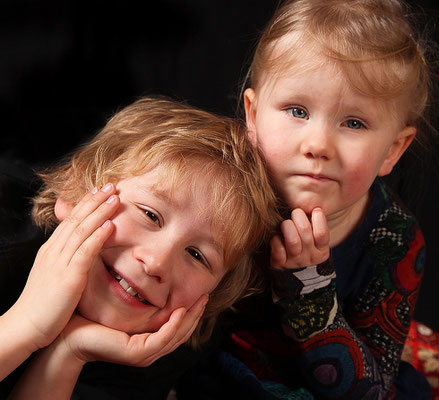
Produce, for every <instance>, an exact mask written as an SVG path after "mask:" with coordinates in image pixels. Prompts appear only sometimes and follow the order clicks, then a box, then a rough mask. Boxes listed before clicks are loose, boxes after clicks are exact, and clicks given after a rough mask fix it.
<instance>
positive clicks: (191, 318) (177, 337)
mask: <svg viewBox="0 0 439 400" xmlns="http://www.w3.org/2000/svg"><path fill="white" fill-rule="evenodd" d="M207 300H208V296H207V295H203V296H201V297H200V298H199V299H198V300H197V302H196V303H195V304H194V305H193V306H192V307H191V308H190V309H189V310H188V311H187V312H186V313H185V314H184V315H183V318H182V319H181V321H179V322H180V323H179V325H178V326H177V329H176V330H175V332H173V333H172V337H171V339H170V340H168V341H167V342H166V339H164V344H165V345H164V346H163V348H162V350H161V352H160V353H159V354H156V355H155V357H156V358H155V359H157V358H159V357H162V356H164V355H166V354H169V353H171V352H172V351H174V350H175V349H176V348H177V347H178V346H180V345H181V344H183V343H185V342H187V341H188V340H189V338H190V337H191V335H192V333H193V332H194V330H195V329H196V327H197V326H198V323H199V321H200V318H201V317H202V315H203V312H204V308H205V305H206V303H207ZM176 311H178V310H176ZM174 312H175V311H174ZM171 320H172V315H171V318H170V319H169V321H168V322H171ZM168 337H169V336H168ZM162 340H163V338H162Z"/></svg>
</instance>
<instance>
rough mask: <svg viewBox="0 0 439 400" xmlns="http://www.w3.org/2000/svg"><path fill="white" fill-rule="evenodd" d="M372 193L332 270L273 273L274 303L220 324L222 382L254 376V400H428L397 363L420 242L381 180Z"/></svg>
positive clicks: (336, 252) (247, 306) (257, 304)
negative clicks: (223, 334)
mask: <svg viewBox="0 0 439 400" xmlns="http://www.w3.org/2000/svg"><path fill="white" fill-rule="evenodd" d="M372 190H373V194H374V195H373V200H372V202H371V205H370V207H369V210H368V212H367V215H366V217H365V219H364V221H363V223H362V224H361V226H360V227H359V228H358V229H357V230H356V231H355V232H354V233H353V234H352V235H351V236H350V237H349V238H348V239H347V240H346V241H345V242H343V243H342V244H341V245H339V246H337V247H336V248H334V249H332V261H333V262H331V261H328V262H326V263H324V264H321V265H318V266H315V267H308V268H304V269H301V270H284V271H277V270H272V271H271V275H272V289H273V292H274V294H275V296H274V298H275V299H276V303H275V305H273V304H271V305H270V304H269V302H270V301H271V298H270V297H271V296H269V295H267V294H264V295H261V296H259V297H254V298H250V299H247V300H245V301H244V302H242V303H241V304H240V305H238V307H237V309H238V312H237V313H233V314H230V315H229V316H228V317H227V319H226V321H225V324H224V327H225V329H226V331H227V332H228V334H229V338H230V341H229V347H228V348H227V351H225V352H222V353H221V354H220V356H219V357H218V358H217V360H216V362H217V363H218V365H220V368H222V370H225V369H226V367H227V368H228V370H229V372H228V375H229V377H228V381H229V382H232V381H235V382H239V381H240V380H242V379H243V376H246V379H247V380H248V377H249V376H251V377H252V378H253V379H254V380H255V381H257V382H258V384H259V388H260V390H261V393H262V391H265V392H266V393H265V394H264V395H263V394H261V396H260V398H285V399H287V398H288V399H293V398H312V397H313V396H315V397H317V398H331V399H336V398H351V399H363V398H374V399H375V398H377V399H380V398H394V397H395V396H396V398H398V399H399V398H407V399H408V398H410V399H416V398H428V396H429V386H428V383H427V382H426V380H425V379H424V378H423V377H422V375H420V374H419V373H418V372H417V371H415V370H414V368H411V366H410V365H408V364H407V365H401V364H400V359H401V352H402V349H403V346H404V341H405V339H406V337H407V334H408V330H409V327H410V322H411V318H412V314H413V311H414V307H415V303H416V298H417V295H418V292H419V287H420V282H421V277H422V273H423V265H424V255H425V248H424V240H423V236H422V233H421V231H420V229H419V227H418V226H417V224H416V221H415V219H414V217H413V216H412V215H411V214H410V213H409V212H407V211H406V210H405V209H404V208H403V207H402V206H401V205H399V204H398V202H397V201H395V200H394V199H393V198H392V197H391V196H389V194H388V192H387V190H386V189H385V188H384V186H383V185H382V184H381V183H380V182H379V181H378V180H377V181H376V182H375V183H374V185H373V187H372ZM334 266H335V267H334ZM279 318H280V321H281V324H279ZM276 324H277V326H279V325H280V326H282V328H281V329H276ZM304 388H305V389H306V390H304ZM424 394H425V397H424ZM404 396H405V397H404Z"/></svg>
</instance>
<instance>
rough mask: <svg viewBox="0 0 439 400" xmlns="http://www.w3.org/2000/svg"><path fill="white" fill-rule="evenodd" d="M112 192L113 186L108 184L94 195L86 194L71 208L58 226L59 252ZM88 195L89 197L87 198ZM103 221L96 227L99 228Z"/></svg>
mask: <svg viewBox="0 0 439 400" xmlns="http://www.w3.org/2000/svg"><path fill="white" fill-rule="evenodd" d="M114 192H115V187H114V185H113V184H108V185H106V186H104V188H102V189H101V190H98V191H96V193H88V194H87V195H85V196H84V198H82V199H81V201H80V202H79V203H78V204H77V205H76V206H75V207H74V208H73V210H72V212H71V213H70V215H68V216H67V217H66V218H65V219H64V221H62V222H61V224H60V226H59V228H60V230H59V234H58V235H57V236H58V237H57V245H58V247H59V248H60V250H62V248H63V247H64V244H65V243H66V242H67V241H68V240H69V239H70V237H71V235H72V234H73V233H74V232H75V230H76V229H77V228H78V226H79V225H80V224H81V223H82V222H83V221H84V220H85V219H86V218H87V217H88V216H89V215H91V214H92V213H93V212H94V211H95V210H96V209H97V208H98V207H99V206H100V205H102V204H103V203H104V202H105V201H107V200H108V199H109V198H110V197H111V196H112V195H113V193H114ZM90 194H91V196H89V195H90ZM105 219H107V218H105ZM105 219H103V220H102V221H101V222H100V223H99V224H98V225H97V226H96V227H98V226H100V225H101V224H102V223H103V222H104V221H105Z"/></svg>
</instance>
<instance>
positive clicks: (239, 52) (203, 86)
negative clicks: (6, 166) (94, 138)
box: [0, 0, 439, 330]
mask: <svg viewBox="0 0 439 400" xmlns="http://www.w3.org/2000/svg"><path fill="white" fill-rule="evenodd" d="M276 3H277V1H276V0H264V1H254V0H187V1H183V0H159V1H155V2H153V1H148V0H144V1H142V2H140V1H133V0H124V1H118V2H117V3H116V4H115V3H113V2H109V1H103V0H102V1H87V2H86V1H81V0H69V1H47V0H41V1H31V0H27V1H26V0H3V1H2V4H1V7H0V121H1V131H0V154H4V153H6V154H7V155H9V156H11V157H14V158H19V159H22V160H24V161H25V162H27V163H29V164H30V165H31V166H35V167H39V166H42V165H45V164H47V163H50V162H53V161H54V160H56V159H58V158H59V157H60V156H62V155H64V154H65V153H67V152H69V151H71V150H72V149H74V148H75V147H76V146H77V145H78V144H80V143H82V142H83V141H85V140H86V139H87V138H88V137H89V136H91V135H93V134H94V133H96V131H97V130H98V129H99V128H100V127H102V125H103V124H104V123H105V121H106V119H107V118H108V117H109V116H110V115H111V114H112V113H113V112H114V111H116V110H117V109H118V107H120V106H123V105H126V104H128V103H130V102H132V101H133V100H135V98H137V97H139V96H141V95H147V94H163V95H168V96H171V97H174V98H178V99H182V100H186V101H188V102H189V103H191V104H192V105H195V106H199V107H202V108H205V109H208V110H210V111H215V112H219V113H222V114H227V115H231V116H233V115H234V114H235V109H236V104H237V99H238V94H239V89H238V87H239V83H240V81H241V79H242V78H243V76H244V74H245V69H246V67H247V65H248V60H249V59H250V57H251V52H252V47H253V45H254V43H255V40H256V38H257V37H258V34H259V31H260V30H261V29H262V28H263V26H264V24H265V22H266V21H267V19H268V18H269V16H270V15H271V14H272V12H273V10H274V8H275V6H276ZM432 4H433V2H431V4H429V2H428V1H426V0H424V1H422V0H419V1H417V2H416V6H417V7H422V8H424V9H425V10H426V11H427V13H428V15H429V17H430V19H429V20H430V23H429V29H430V30H431V31H432V36H433V38H435V39H436V41H437V39H438V31H439V30H438V28H437V27H436V26H435V22H436V21H437V19H438V17H439V6H438V5H432ZM436 93H437V92H436ZM435 99H437V95H436V96H435ZM436 109H437V107H436ZM436 121H437V118H436V119H435V118H433V124H434V125H435V126H436V127H437V126H438V124H437V122H436ZM438 149H439V147H434V148H433V149H432V151H433V154H435V153H436V152H437V150H438ZM418 167H419V168H425V167H424V166H423V165H422V166H418ZM424 172H426V177H427V180H426V182H427V183H426V192H425V193H426V196H424V197H423V198H422V200H419V201H417V204H416V205H417V209H418V210H419V211H418V216H419V219H420V222H421V225H422V227H423V230H424V232H425V234H426V237H427V244H428V254H427V267H426V273H425V279H424V284H423V287H422V290H421V296H420V299H419V302H418V308H417V311H416V316H417V318H419V319H420V320H422V321H424V322H426V323H427V324H429V325H431V326H433V327H434V328H435V329H436V330H439V314H438V313H437V312H436V306H437V305H438V304H439V301H438V300H439V291H438V290H437V285H438V284H439V270H438V266H437V265H436V264H437V262H436V260H437V259H438V256H439V254H438V248H439V244H438V243H437V239H436V237H437V233H436V232H437V229H438V226H439V215H438V214H439V212H438V210H437V207H436V202H437V195H438V193H437V192H438V186H439V185H438V183H439V177H438V174H437V171H436V170H435V169H434V168H431V167H430V168H429V169H427V170H426V171H424ZM416 173H418V171H416ZM419 174H420V175H421V173H420V172H419Z"/></svg>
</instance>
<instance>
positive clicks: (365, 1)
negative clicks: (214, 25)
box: [246, 0, 431, 125]
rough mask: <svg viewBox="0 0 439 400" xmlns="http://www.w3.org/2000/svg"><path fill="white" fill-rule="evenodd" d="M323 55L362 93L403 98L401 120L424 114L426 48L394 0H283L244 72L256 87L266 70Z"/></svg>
mask: <svg viewBox="0 0 439 400" xmlns="http://www.w3.org/2000/svg"><path fill="white" fill-rule="evenodd" d="M309 52H311V54H315V55H320V54H321V55H324V56H325V57H326V59H329V60H330V61H332V62H334V63H335V64H336V65H338V66H339V67H340V68H341V70H342V71H343V73H344V75H345V76H346V78H347V80H348V82H349V83H350V85H351V86H352V88H354V89H355V90H357V91H358V92H359V93H361V94H364V95H366V96H371V97H376V98H384V99H397V98H401V96H402V98H403V99H404V100H405V104H406V106H407V110H405V111H406V112H405V113H404V116H406V118H407V120H406V121H404V122H405V123H406V124H410V125H415V122H416V121H417V120H418V118H420V117H423V115H424V111H425V108H426V106H427V103H428V98H429V92H430V85H431V84H430V71H429V68H428V67H427V61H426V48H425V46H424V43H423V41H422V40H421V39H419V38H418V37H417V36H416V34H415V32H414V30H413V29H412V27H411V25H410V23H409V18H408V7H407V6H406V5H405V4H404V3H403V2H402V1H399V0H287V1H285V2H283V3H282V4H281V6H280V7H279V8H278V9H277V11H276V12H275V14H274V16H273V17H272V19H271V20H270V21H269V23H268V26H267V28H266V29H265V31H264V33H263V35H262V37H261V39H260V40H259V43H258V45H257V48H256V50H255V54H254V58H253V62H252V64H251V67H250V70H249V73H248V75H247V82H246V85H247V86H251V87H253V88H254V89H257V88H258V86H259V85H260V84H261V83H263V82H264V79H265V78H266V77H267V75H271V76H272V75H273V73H274V74H277V73H282V72H283V70H284V69H286V68H287V67H290V66H291V65H294V66H296V65H298V66H300V62H301V60H300V58H301V55H303V54H310V53H309Z"/></svg>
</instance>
